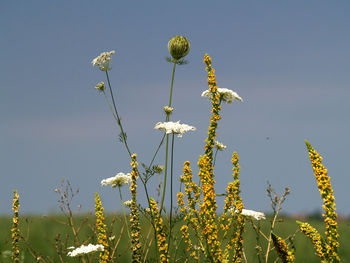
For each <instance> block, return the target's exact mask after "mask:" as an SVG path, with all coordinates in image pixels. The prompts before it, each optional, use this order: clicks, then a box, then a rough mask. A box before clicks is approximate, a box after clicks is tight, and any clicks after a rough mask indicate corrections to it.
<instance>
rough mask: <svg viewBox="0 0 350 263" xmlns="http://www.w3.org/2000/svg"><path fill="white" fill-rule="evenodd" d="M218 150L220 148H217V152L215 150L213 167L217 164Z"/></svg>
mask: <svg viewBox="0 0 350 263" xmlns="http://www.w3.org/2000/svg"><path fill="white" fill-rule="evenodd" d="M218 150H219V149H216V152H215V155H214V163H213V167H214V166H215V162H216V155H217V154H218Z"/></svg>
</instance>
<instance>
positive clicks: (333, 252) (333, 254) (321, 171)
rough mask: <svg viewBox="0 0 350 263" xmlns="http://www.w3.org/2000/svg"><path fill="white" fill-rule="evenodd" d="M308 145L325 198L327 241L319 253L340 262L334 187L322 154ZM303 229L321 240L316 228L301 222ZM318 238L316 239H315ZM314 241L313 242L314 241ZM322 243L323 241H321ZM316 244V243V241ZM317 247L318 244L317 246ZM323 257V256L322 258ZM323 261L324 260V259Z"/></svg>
mask: <svg viewBox="0 0 350 263" xmlns="http://www.w3.org/2000/svg"><path fill="white" fill-rule="evenodd" d="M305 142H306V147H307V149H308V152H309V158H310V161H311V164H312V169H313V171H314V175H315V178H316V181H317V184H318V189H319V191H320V194H321V198H322V200H323V206H322V208H323V209H324V210H325V213H324V214H322V216H323V217H324V222H325V224H326V232H325V235H326V237H327V238H326V241H324V244H323V245H322V248H323V250H324V252H323V253H321V254H320V253H319V251H317V252H318V255H319V256H320V257H321V256H322V257H323V254H325V255H324V259H323V260H325V262H339V261H340V258H339V256H338V247H339V242H338V236H339V234H338V230H337V229H338V224H337V221H336V219H337V217H338V215H337V213H336V211H335V210H336V209H335V198H334V195H333V189H332V186H331V182H330V177H329V176H328V174H327V169H326V168H325V167H324V166H323V164H322V157H321V156H320V154H319V153H318V152H317V151H316V150H315V149H314V148H313V147H312V146H311V144H310V143H309V142H307V141H305ZM299 226H300V228H301V230H302V231H303V229H304V231H303V232H304V234H305V235H306V236H307V237H309V238H311V240H314V241H318V242H321V241H319V240H321V239H320V238H318V235H319V234H318V232H317V231H316V229H314V228H312V227H311V226H307V225H305V224H304V225H303V224H299ZM315 238H316V239H315ZM314 241H313V243H314ZM321 243H322V242H321ZM314 245H315V243H314ZM315 248H316V246H315ZM317 249H318V250H320V248H319V247H318V248H316V250H317ZM321 259H322V258H321ZM322 262H323V261H322Z"/></svg>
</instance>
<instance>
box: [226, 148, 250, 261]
mask: <svg viewBox="0 0 350 263" xmlns="http://www.w3.org/2000/svg"><path fill="white" fill-rule="evenodd" d="M238 160H239V157H238V154H237V153H236V152H234V153H233V154H232V164H233V169H232V171H233V174H232V176H233V179H234V181H233V182H230V183H229V184H228V186H227V188H226V191H227V195H226V198H225V207H224V213H223V215H222V216H221V220H222V223H221V228H222V229H223V230H224V236H223V237H224V238H227V236H228V235H230V233H229V231H228V230H229V229H232V228H234V229H233V231H232V232H231V233H232V234H231V235H232V237H231V238H230V237H228V242H227V244H226V248H225V251H224V259H225V260H227V262H229V257H230V254H231V253H230V252H231V251H234V253H233V255H232V256H233V257H232V262H237V263H239V262H242V257H243V232H244V230H245V228H244V227H245V217H244V216H243V215H242V213H241V212H242V210H243V207H244V205H243V202H242V198H241V196H240V193H241V190H240V184H241V183H240V180H239V175H240V171H239V169H240V166H239V162H238ZM231 206H232V208H230V207H231ZM232 210H234V211H237V213H236V214H234V215H233V216H232V217H228V216H227V212H231V211H232Z"/></svg>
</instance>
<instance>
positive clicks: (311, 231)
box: [297, 221, 329, 263]
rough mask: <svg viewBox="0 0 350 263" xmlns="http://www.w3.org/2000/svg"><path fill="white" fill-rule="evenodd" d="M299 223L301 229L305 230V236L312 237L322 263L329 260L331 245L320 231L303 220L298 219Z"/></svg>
mask: <svg viewBox="0 0 350 263" xmlns="http://www.w3.org/2000/svg"><path fill="white" fill-rule="evenodd" d="M297 224H298V225H299V228H300V231H301V232H303V233H304V234H305V236H307V237H308V238H310V240H311V242H312V244H313V245H314V248H315V250H316V253H317V255H318V256H319V258H320V259H321V262H322V263H324V262H328V261H327V250H329V247H328V245H327V244H326V242H325V241H324V240H323V239H322V237H321V235H320V234H319V233H318V231H317V230H316V229H315V228H314V227H312V226H311V225H310V224H309V223H303V222H300V221H297Z"/></svg>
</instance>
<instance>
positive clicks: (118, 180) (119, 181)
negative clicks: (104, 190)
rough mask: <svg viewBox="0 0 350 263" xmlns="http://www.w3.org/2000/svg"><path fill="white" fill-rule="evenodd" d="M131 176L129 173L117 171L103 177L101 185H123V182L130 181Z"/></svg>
mask: <svg viewBox="0 0 350 263" xmlns="http://www.w3.org/2000/svg"><path fill="white" fill-rule="evenodd" d="M130 181H131V177H130V174H124V173H118V174H117V175H116V176H114V177H109V178H107V179H103V180H102V181H101V185H102V186H108V185H111V186H112V187H113V188H114V187H117V186H123V185H125V184H128V183H130Z"/></svg>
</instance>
